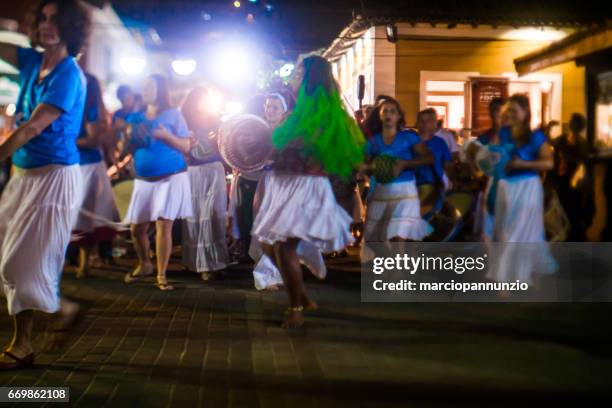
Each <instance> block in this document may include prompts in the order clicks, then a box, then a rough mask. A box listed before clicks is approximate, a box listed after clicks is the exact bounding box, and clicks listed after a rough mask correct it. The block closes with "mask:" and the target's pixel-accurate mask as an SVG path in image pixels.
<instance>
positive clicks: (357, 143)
mask: <svg viewBox="0 0 612 408" xmlns="http://www.w3.org/2000/svg"><path fill="white" fill-rule="evenodd" d="M295 84H296V85H298V86H299V92H298V97H297V102H296V106H295V109H294V110H293V112H292V113H291V115H289V117H288V118H287V120H286V121H285V122H284V123H283V124H282V125H281V126H280V127H279V128H277V129H276V130H275V131H274V133H273V136H272V141H273V144H274V146H275V147H276V148H277V149H279V152H278V155H277V157H276V160H275V162H274V170H273V172H272V174H271V175H270V176H269V177H268V178H267V180H266V185H265V191H264V197H263V199H262V201H261V204H260V206H259V211H258V213H257V216H256V218H255V223H254V225H253V231H252V236H253V238H254V239H256V240H258V241H259V242H260V243H264V244H268V245H269V246H271V247H272V249H273V255H272V254H270V255H271V258H273V259H275V261H276V265H277V266H278V268H279V270H280V272H281V274H282V276H283V282H284V284H285V286H286V288H287V292H288V294H289V309H288V310H287V313H286V314H285V319H284V322H283V327H286V328H290V327H300V326H301V325H302V324H303V323H304V316H303V312H304V309H305V308H306V309H308V308H316V304H315V303H314V302H313V301H312V300H311V299H310V298H309V297H308V296H307V294H306V289H305V287H304V283H303V277H302V270H301V267H300V262H299V259H298V256H297V253H296V251H297V247H298V244H299V243H300V241H306V242H308V243H310V244H312V245H314V246H316V247H317V248H318V249H319V250H320V251H321V252H331V251H337V250H341V249H343V248H344V247H345V246H346V245H348V244H349V243H351V242H352V235H351V233H350V231H349V226H350V223H351V217H350V216H349V215H348V214H347V213H346V212H345V211H344V210H343V209H342V208H341V207H340V206H339V205H338V204H337V203H336V200H335V198H334V195H333V191H332V188H331V184H330V182H329V179H328V178H327V177H326V176H325V173H330V174H337V175H339V176H342V177H349V176H350V175H351V173H352V171H353V170H354V169H355V168H356V167H357V166H358V165H359V164H361V162H362V161H363V135H362V134H361V131H360V129H359V127H358V125H357V123H355V121H354V120H353V119H352V118H351V117H350V116H349V115H348V113H347V112H346V111H345V110H344V108H343V105H342V101H341V99H340V95H339V92H338V88H337V85H336V83H335V81H334V79H333V76H332V71H331V66H330V64H329V62H327V61H326V60H325V59H323V58H321V57H318V56H311V57H308V58H306V59H304V61H303V62H302V63H301V64H300V65H299V66H298V69H297V70H296V78H295Z"/></svg>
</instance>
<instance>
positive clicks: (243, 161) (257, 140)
mask: <svg viewBox="0 0 612 408" xmlns="http://www.w3.org/2000/svg"><path fill="white" fill-rule="evenodd" d="M218 143H219V152H220V153H221V156H222V157H223V159H224V160H225V161H226V162H227V164H229V165H230V166H232V167H233V168H235V169H238V170H239V171H242V172H252V171H258V170H261V169H262V168H263V167H264V166H265V165H266V164H267V163H268V162H269V160H270V158H271V156H272V153H273V151H274V148H273V146H272V130H271V129H270V127H269V126H268V124H267V123H266V122H265V121H264V120H263V119H261V118H260V117H258V116H255V115H249V114H244V115H236V116H233V117H231V118H230V119H229V120H227V121H226V122H225V123H224V124H223V125H222V126H221V128H220V129H219V135H218Z"/></svg>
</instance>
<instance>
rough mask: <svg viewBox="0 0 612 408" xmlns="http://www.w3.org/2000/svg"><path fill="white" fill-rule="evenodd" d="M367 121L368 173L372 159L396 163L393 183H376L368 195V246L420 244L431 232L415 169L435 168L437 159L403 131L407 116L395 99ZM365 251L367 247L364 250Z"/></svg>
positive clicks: (388, 100)
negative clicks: (423, 215) (384, 158)
mask: <svg viewBox="0 0 612 408" xmlns="http://www.w3.org/2000/svg"><path fill="white" fill-rule="evenodd" d="M371 115H373V116H371V117H369V118H368V121H367V122H368V123H369V126H370V127H371V128H372V129H371V130H372V133H373V134H374V137H373V138H372V139H370V140H368V142H367V144H366V156H367V159H366V160H367V161H368V162H369V163H370V165H369V166H366V170H374V168H373V164H372V163H373V159H374V158H375V157H377V156H380V155H387V156H391V157H393V158H395V159H396V161H395V164H394V166H393V179H392V181H390V182H387V183H381V182H380V181H379V180H376V178H375V177H374V181H375V183H376V186H375V188H374V191H372V192H371V193H370V194H369V195H368V199H367V212H366V222H365V227H364V239H365V242H366V243H368V242H387V241H405V240H410V241H420V240H422V239H423V238H424V237H425V236H427V235H428V234H429V233H430V232H431V231H432V228H431V227H430V226H429V224H428V223H427V222H426V221H425V220H423V219H422V218H421V205H420V201H419V193H418V191H417V187H416V181H415V173H414V169H415V168H416V167H418V166H423V165H432V164H433V163H434V156H433V154H432V153H431V151H430V150H429V148H427V146H426V145H425V143H424V142H422V141H421V138H420V137H419V135H417V134H416V133H415V132H413V131H411V130H404V129H403V128H404V126H405V124H406V122H405V119H404V112H403V110H402V108H401V106H400V104H399V102H397V101H396V100H395V99H393V98H391V97H386V98H385V99H383V100H381V102H380V103H379V105H378V107H377V109H376V110H374V111H372V112H371ZM364 249H365V246H364Z"/></svg>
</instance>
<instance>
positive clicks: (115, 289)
mask: <svg viewBox="0 0 612 408" xmlns="http://www.w3.org/2000/svg"><path fill="white" fill-rule="evenodd" d="M178 268H179V266H177V265H174V269H175V270H174V271H172V272H171V273H170V274H169V276H170V278H171V281H172V282H173V283H175V284H176V286H177V290H176V291H174V292H171V293H162V292H160V291H159V290H157V289H156V288H155V287H154V286H153V280H152V279H151V280H149V281H144V282H139V283H136V284H131V285H126V284H124V283H123V281H122V277H123V274H125V273H126V271H128V270H129V262H127V261H124V263H123V264H122V265H119V266H116V267H114V268H112V269H104V268H99V269H96V270H94V272H93V274H92V276H91V277H89V278H87V279H83V280H77V279H75V278H74V274H72V273H69V272H66V273H65V276H64V281H63V284H62V290H63V293H64V294H65V295H66V296H68V297H70V298H72V299H74V300H77V301H78V302H80V303H81V305H82V309H83V313H82V314H81V319H80V320H79V321H78V323H77V324H76V326H75V327H74V329H73V330H72V331H71V332H69V333H66V334H57V333H52V332H51V331H50V330H46V328H47V326H49V321H50V320H49V318H47V317H45V316H43V315H41V316H40V319H38V320H37V324H36V330H37V333H38V335H37V337H36V341H35V347H36V350H37V351H38V354H37V365H36V367H35V368H33V369H28V370H23V371H20V372H3V373H0V382H1V385H4V386H18V385H20V386H69V387H70V392H71V398H70V399H71V404H72V405H74V406H84V407H89V406H92V407H102V406H112V407H122V406H130V407H133V406H151V407H155V406H159V407H166V406H177V407H192V406H193V407H218V406H219V407H225V406H231V407H250V406H261V407H276V406H287V407H292V408H293V407H318V406H324V407H326V406H329V407H341V406H379V405H384V406H406V405H410V406H448V405H459V406H475V405H486V406H491V403H494V405H495V406H499V405H516V404H517V403H518V402H519V401H523V400H524V399H527V398H528V399H529V400H530V401H543V400H545V399H551V398H552V399H555V400H557V401H561V402H565V403H567V402H575V403H579V402H580V403H582V404H584V402H585V401H586V400H589V399H595V398H596V397H598V396H600V395H599V394H604V393H608V392H609V391H610V390H612V387H611V385H612V376H611V375H610V368H611V367H612V346H611V343H610V340H611V339H612V325H611V324H610V316H611V314H610V312H611V311H612V304H423V303H414V304H366V303H361V302H360V292H359V275H358V273H356V272H358V265H357V263H356V262H355V261H354V260H353V259H345V260H337V261H334V262H332V263H331V264H330V274H329V277H328V279H327V280H326V281H325V282H319V281H315V279H313V278H309V279H308V286H309V289H310V290H311V292H312V294H313V297H314V298H315V299H316V300H317V301H318V302H319V303H320V306H321V308H320V310H319V311H317V312H313V313H312V314H311V315H309V316H307V324H306V326H305V328H303V329H300V330H295V331H290V332H287V331H285V330H282V329H280V327H279V323H280V317H281V315H282V311H283V305H284V301H285V295H284V293H283V292H282V291H281V292H277V293H272V292H257V291H255V290H254V289H253V288H252V279H251V276H250V271H249V269H248V267H247V266H242V267H233V268H231V269H230V270H229V273H228V276H227V277H226V278H224V279H223V280H217V281H213V282H203V281H202V280H201V279H199V277H198V276H197V275H195V274H189V273H186V272H181V271H179V270H178ZM2 307H4V308H5V306H2ZM0 330H1V331H2V336H3V338H4V339H5V341H6V342H8V341H9V336H10V331H11V323H10V320H9V319H8V318H5V319H2V320H1V321H0ZM407 403H413V404H412V405H411V404H407ZM49 405H51V404H49Z"/></svg>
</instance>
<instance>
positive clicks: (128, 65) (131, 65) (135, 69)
mask: <svg viewBox="0 0 612 408" xmlns="http://www.w3.org/2000/svg"><path fill="white" fill-rule="evenodd" d="M119 66H120V67H121V69H122V70H123V72H125V73H126V74H128V75H138V74H140V73H141V72H142V71H143V70H144V68H145V67H146V66H147V61H146V60H145V59H144V58H140V57H123V58H121V59H120V60H119Z"/></svg>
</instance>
